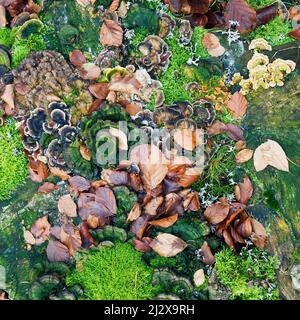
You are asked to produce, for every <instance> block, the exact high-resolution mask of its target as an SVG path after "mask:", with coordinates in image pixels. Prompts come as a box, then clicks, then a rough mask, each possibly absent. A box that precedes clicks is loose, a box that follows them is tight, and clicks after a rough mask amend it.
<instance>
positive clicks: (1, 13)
mask: <svg viewBox="0 0 300 320" xmlns="http://www.w3.org/2000/svg"><path fill="white" fill-rule="evenodd" d="M6 24H7V20H6V10H5V8H4V6H3V5H0V28H4V27H6Z"/></svg>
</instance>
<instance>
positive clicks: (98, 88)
mask: <svg viewBox="0 0 300 320" xmlns="http://www.w3.org/2000/svg"><path fill="white" fill-rule="evenodd" d="M89 91H90V93H91V94H92V95H93V96H94V97H95V98H97V99H100V100H105V99H106V97H107V95H108V93H109V89H108V83H94V84H91V85H90V86H89Z"/></svg>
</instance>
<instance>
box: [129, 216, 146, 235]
mask: <svg viewBox="0 0 300 320" xmlns="http://www.w3.org/2000/svg"><path fill="white" fill-rule="evenodd" d="M148 221H149V217H148V216H147V215H142V216H141V217H139V218H137V219H136V220H135V221H134V222H133V224H132V226H131V232H133V233H134V234H135V236H136V237H137V238H138V239H140V240H141V239H142V238H143V235H144V232H145V230H146V228H147V226H148Z"/></svg>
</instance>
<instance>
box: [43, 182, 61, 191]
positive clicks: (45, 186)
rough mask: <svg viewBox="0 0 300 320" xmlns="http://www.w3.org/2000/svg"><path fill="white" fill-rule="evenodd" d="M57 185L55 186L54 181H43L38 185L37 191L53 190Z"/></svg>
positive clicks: (56, 188)
mask: <svg viewBox="0 0 300 320" xmlns="http://www.w3.org/2000/svg"><path fill="white" fill-rule="evenodd" d="M58 189H59V187H58V186H56V185H55V184H54V183H51V182H45V183H44V184H43V185H42V186H40V187H39V189H38V192H39V193H50V192H52V191H54V190H58Z"/></svg>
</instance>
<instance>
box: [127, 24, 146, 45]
mask: <svg viewBox="0 0 300 320" xmlns="http://www.w3.org/2000/svg"><path fill="white" fill-rule="evenodd" d="M149 34H150V33H149V31H148V30H147V29H145V28H143V27H140V28H136V29H134V37H133V38H132V39H131V40H130V46H131V49H132V50H136V48H137V46H138V45H139V44H140V43H141V42H142V41H143V40H144V39H145V38H146V37H147V36H148V35H149Z"/></svg>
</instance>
